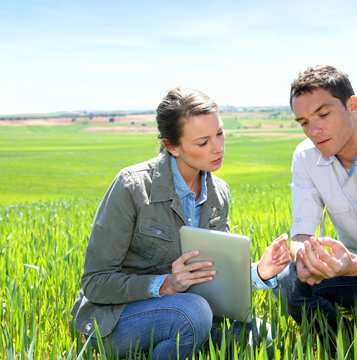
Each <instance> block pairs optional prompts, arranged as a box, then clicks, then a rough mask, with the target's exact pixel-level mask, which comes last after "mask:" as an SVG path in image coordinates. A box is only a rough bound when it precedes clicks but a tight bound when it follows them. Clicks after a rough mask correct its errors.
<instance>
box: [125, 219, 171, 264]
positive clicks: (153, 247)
mask: <svg viewBox="0 0 357 360" xmlns="http://www.w3.org/2000/svg"><path fill="white" fill-rule="evenodd" d="M139 221H140V222H139V229H138V230H139V231H138V232H137V233H136V236H134V238H133V240H132V243H131V249H132V250H134V251H135V252H136V253H138V254H139V255H141V256H142V257H144V258H145V259H146V260H147V263H149V264H151V265H159V264H160V262H162V261H163V260H164V259H165V258H166V255H167V252H168V251H169V249H170V247H171V245H172V242H173V240H174V236H175V229H174V228H172V227H170V226H167V225H164V224H160V223H159V222H157V221H155V220H153V219H148V218H141V219H140V220H139Z"/></svg>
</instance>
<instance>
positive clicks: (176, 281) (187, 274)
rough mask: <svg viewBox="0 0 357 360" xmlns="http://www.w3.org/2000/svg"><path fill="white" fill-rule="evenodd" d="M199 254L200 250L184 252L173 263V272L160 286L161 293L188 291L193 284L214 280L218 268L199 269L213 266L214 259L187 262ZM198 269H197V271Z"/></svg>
mask: <svg viewBox="0 0 357 360" xmlns="http://www.w3.org/2000/svg"><path fill="white" fill-rule="evenodd" d="M198 255H199V251H190V252H187V253H185V254H182V255H181V256H180V257H179V258H178V259H177V260H176V261H174V262H173V263H172V272H171V275H169V276H168V277H167V278H166V279H165V281H164V283H163V284H162V286H161V288H160V292H159V293H160V294H174V293H178V292H184V291H186V290H187V289H188V288H189V287H190V286H191V285H194V284H199V283H203V282H206V281H211V280H213V277H214V276H215V275H216V274H217V272H216V270H213V269H212V270H199V269H201V268H207V267H212V266H213V262H212V261H198V262H193V263H191V264H187V265H186V264H185V263H186V261H188V260H190V259H192V258H194V257H196V256H198ZM196 270H197V271H196Z"/></svg>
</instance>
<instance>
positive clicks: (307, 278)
mask: <svg viewBox="0 0 357 360" xmlns="http://www.w3.org/2000/svg"><path fill="white" fill-rule="evenodd" d="M310 237H311V235H306V234H299V235H295V236H294V237H293V238H292V239H291V241H290V254H291V258H292V260H293V261H294V263H295V265H296V272H297V275H298V277H299V279H300V281H302V282H306V283H308V284H309V285H313V284H315V283H318V282H321V280H322V279H323V278H322V277H320V276H317V275H315V274H313V273H312V272H311V271H310V270H309V269H308V268H307V267H306V265H305V263H304V262H303V260H302V256H303V254H305V244H304V242H305V241H308V240H309V239H310Z"/></svg>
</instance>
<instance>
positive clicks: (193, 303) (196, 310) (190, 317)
mask: <svg viewBox="0 0 357 360" xmlns="http://www.w3.org/2000/svg"><path fill="white" fill-rule="evenodd" d="M178 295H181V296H178V297H177V298H176V299H174V301H173V303H172V306H173V307H174V308H175V309H176V310H177V311H179V312H180V313H181V314H182V315H183V318H184V319H185V325H184V326H185V327H186V331H189V332H190V331H191V332H193V333H194V334H193V337H194V338H195V342H196V343H197V344H198V345H199V346H200V345H201V344H202V343H203V341H204V340H205V338H206V337H207V334H208V333H209V332H210V330H211V328H212V320H213V314H212V310H211V307H210V306H209V304H208V302H207V301H206V300H205V299H204V298H203V297H201V296H199V295H196V294H190V293H185V294H178ZM180 319H181V320H182V317H180ZM182 331H183V324H181V332H182Z"/></svg>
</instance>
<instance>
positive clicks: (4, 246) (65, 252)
mask: <svg viewBox="0 0 357 360" xmlns="http://www.w3.org/2000/svg"><path fill="white" fill-rule="evenodd" d="M240 115H241V114H230V115H229V116H228V115H227V116H222V118H223V121H224V123H225V129H226V135H227V138H226V154H225V156H224V162H223V166H222V169H220V170H219V171H217V172H216V174H217V175H218V176H220V177H222V178H223V179H224V180H226V181H227V182H228V183H229V185H230V188H231V209H230V223H231V226H232V231H233V232H235V233H241V234H246V235H249V236H250V237H251V240H252V260H257V259H258V258H259V257H260V256H261V254H262V252H263V251H264V249H265V247H266V246H267V245H268V244H270V242H271V240H272V239H273V238H275V237H277V236H278V235H280V234H281V233H284V232H288V231H289V228H290V225H291V205H290V181H291V174H290V164H291V156H292V152H293V150H294V148H295V147H296V145H297V144H298V143H299V142H300V141H301V140H302V139H303V138H304V137H303V135H302V131H301V129H300V128H296V127H295V126H293V125H291V124H293V122H292V120H291V119H289V118H287V119H282V120H279V119H276V118H274V119H273V118H269V114H264V116H266V118H261V117H260V118H259V117H258V116H256V115H254V114H253V115H247V114H245V115H246V116H240ZM93 120H94V119H93ZM147 121H148V123H147V125H145V126H142V125H140V127H139V128H140V129H141V128H146V129H149V128H150V127H151V125H152V123H151V121H152V119H147ZM106 122H108V120H107V121H106ZM281 123H283V126H281ZM126 124H128V123H126ZM131 125H132V124H131ZM95 127H98V125H97V124H67V125H61V126H59V125H57V126H54V125H53V126H50V125H43V124H42V125H40V126H36V125H34V124H32V125H29V123H28V125H24V124H22V125H19V124H17V125H16V126H9V125H7V126H0V176H1V180H0V194H1V195H0V229H1V230H0V271H1V275H0V296H1V300H2V306H3V310H2V312H0V321H1V322H0V326H1V328H0V358H1V359H5V358H6V359H15V358H17V359H20V358H21V359H27V358H29V359H77V358H81V357H83V358H84V359H92V358H97V359H104V358H105V357H104V355H103V354H102V356H100V355H99V354H98V353H97V352H95V351H93V350H91V347H90V346H84V343H85V339H84V338H83V336H81V334H79V333H77V332H76V331H75V330H74V329H73V323H72V322H71V319H72V318H71V316H70V313H69V312H70V309H71V306H72V304H73V302H74V299H75V296H76V294H77V292H78V290H79V288H80V277H81V274H82V271H83V264H84V255H85V248H86V244H87V241H88V237H89V233H90V226H91V223H92V220H93V216H94V214H95V211H96V209H97V206H98V204H99V201H100V199H101V197H102V196H103V195H104V192H105V191H106V189H107V188H108V186H109V184H110V182H111V181H112V180H113V178H114V177H115V175H116V174H117V173H118V171H119V170H120V169H121V168H123V167H125V166H128V165H130V164H134V163H138V162H141V161H145V160H147V159H150V158H152V157H154V156H156V154H157V152H158V141H157V135H156V133H155V131H141V130H139V129H138V127H136V128H135V129H131V131H129V132H127V131H126V132H123V131H116V132H113V131H103V130H100V132H96V131H92V132H88V131H83V130H86V129H88V128H95ZM100 127H102V128H105V127H107V128H115V127H122V128H124V127H128V125H125V126H121V125H118V124H116V123H115V122H114V124H105V126H100ZM326 227H327V229H326V230H327V233H330V234H331V236H336V233H335V232H334V230H333V228H332V226H331V224H330V223H329V221H327V223H326ZM222 296H226V295H225V294H222ZM253 304H254V309H255V310H254V311H255V314H256V316H258V317H260V318H262V319H263V320H264V321H266V320H268V321H269V322H270V323H271V325H272V329H273V332H274V333H275V334H276V336H277V338H276V341H275V342H274V344H273V354H274V356H275V358H284V359H295V358H298V359H305V358H306V357H305V355H306V356H309V357H308V358H310V359H329V358H331V353H330V349H329V347H328V346H326V347H322V345H321V342H320V340H321V339H317V338H316V334H315V332H314V328H313V327H311V325H310V324H308V323H306V322H304V323H303V325H302V328H301V330H300V329H299V328H298V327H297V326H296V324H295V323H294V321H293V320H292V319H291V318H290V317H289V316H288V314H287V309H286V304H285V303H284V301H283V300H281V301H280V302H279V301H277V300H276V299H275V298H274V296H273V294H272V292H271V291H262V292H254V296H253ZM351 316H355V315H354V314H351ZM319 321H321V323H323V321H324V320H323V318H320V320H319ZM326 334H328V332H327V333H326ZM246 335H247V334H246V333H244V332H242V337H244V336H246ZM339 336H340V340H339V342H338V343H339V348H338V350H339V352H338V353H337V356H336V358H338V359H343V358H345V357H346V356H347V357H346V358H348V354H349V351H350V350H349V346H350V345H351V342H349V340H346V337H345V336H344V333H343V330H341V331H340V334H339ZM354 344H355V343H354ZM134 350H135V344H134V345H133V354H132V355H131V357H132V358H133V357H134ZM225 354H227V357H228V358H229V359H235V358H237V359H238V358H241V359H266V358H267V355H266V349H265V346H264V343H261V344H258V346H257V348H256V350H254V351H253V350H251V349H250V347H249V345H248V343H247V341H242V342H241V343H240V344H238V345H236V344H235V343H234V342H232V341H231V337H230V335H229V333H228V335H227V337H226V338H224V341H223V342H222V343H221V344H219V345H218V346H217V347H216V348H215V347H209V346H208V345H207V348H204V349H203V350H202V352H201V354H200V355H199V356H200V357H199V356H198V357H199V358H200V359H215V358H222V359H223V358H225ZM346 354H347V355H346ZM198 357H197V359H198ZM109 358H111V357H109ZM128 358H130V356H128ZM144 358H145V357H144V355H143V354H139V355H138V359H144Z"/></svg>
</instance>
